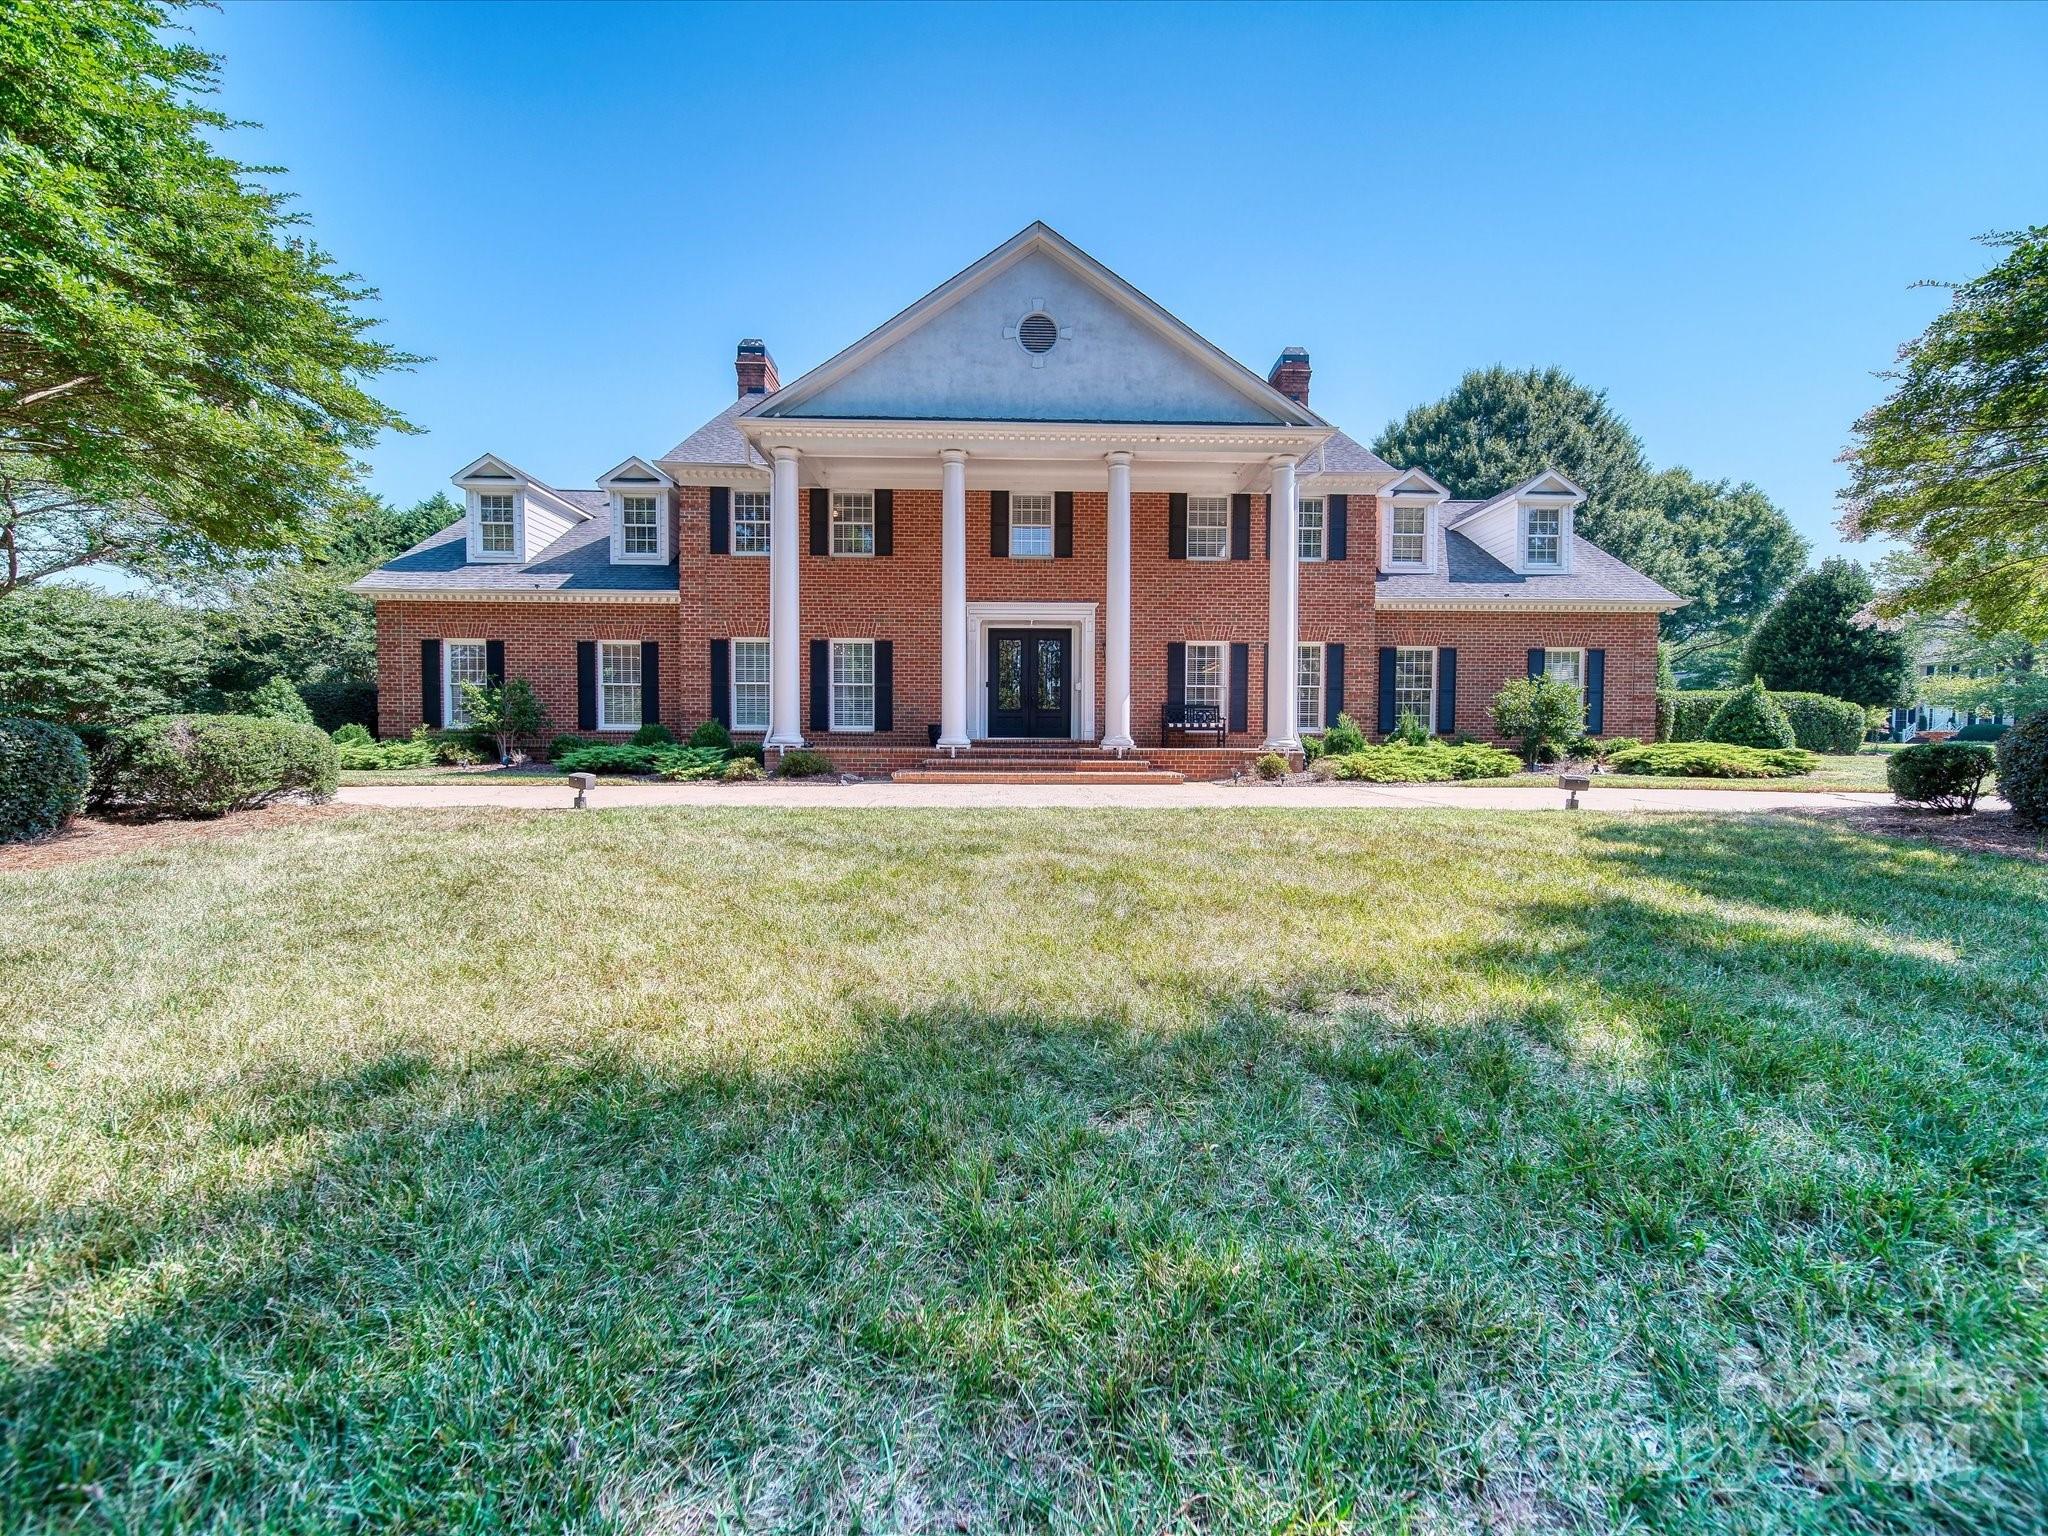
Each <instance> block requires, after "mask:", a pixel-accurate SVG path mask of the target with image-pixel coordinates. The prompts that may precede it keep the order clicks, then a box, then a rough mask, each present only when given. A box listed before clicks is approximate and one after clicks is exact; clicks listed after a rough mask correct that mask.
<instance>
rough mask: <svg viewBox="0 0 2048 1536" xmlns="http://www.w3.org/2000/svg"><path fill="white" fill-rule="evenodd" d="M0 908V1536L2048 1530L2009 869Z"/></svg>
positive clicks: (602, 887)
mask: <svg viewBox="0 0 2048 1536" xmlns="http://www.w3.org/2000/svg"><path fill="white" fill-rule="evenodd" d="M0 925H4V931H5V932H6V934H7V936H8V947H9V953H8V954H7V957H6V959H5V960H4V961H0V1106H4V1107H0V1115H4V1117H5V1121H4V1123H5V1136H4V1139H0V1216H4V1221H5V1223H6V1228H7V1240H6V1245H5V1248H4V1250H0V1530H6V1531H10V1532H15V1531H33V1530H66V1531H69V1530H72V1529H88V1530H102V1531H143V1530H149V1531H163V1530H172V1529H184V1530H196V1529H200V1528H202V1527H204V1528H207V1529H217V1530H238V1531H239V1530H251V1529H255V1528H258V1527H262V1528H265V1529H271V1530H280V1531H283V1530H289V1531H294V1532H312V1531H369V1530H375V1531H385V1530H397V1529H408V1530H420V1531H424V1530H507V1531H515V1530H516V1531H555V1530H576V1531H612V1530H617V1531H632V1532H700V1531H701V1532H710V1531H723V1530H742V1529H744V1530H748V1531H781V1530H814V1531H819V1532H841V1531H848V1530H853V1529H856V1528H857V1529H860V1530H863V1531H893V1530H915V1531H925V1530H932V1531H956V1530H959V1531H974V1532H984V1531H1008V1530H1026V1531H1028V1530H1038V1529H1045V1530H1052V1531H1073V1532H1081V1531H1088V1532H1096V1531H1115V1532H1128V1533H1133V1536H1136V1533H1145V1536H1151V1533H1156V1532H1176V1533H1177V1532H1195V1531H1200V1532H1226V1531H1227V1532H1261V1533H1265V1532H1275V1531H1292V1532H1334V1531H1339V1530H1350V1529H1354V1528H1358V1529H1372V1530H1379V1529H1389V1530H1409V1531H1415V1532H1437V1531H1458V1530H1478V1529H1488V1530H1511V1531H1522V1530H1541V1531H1564V1530H1572V1531H1580V1530H1585V1531H1593V1530H1608V1529H1614V1528H1617V1527H1619V1528H1626V1529H1635V1530H1642V1531H1659V1532H1663V1531H1698V1532H1715V1533H1719V1532H1726V1531H1745V1532H1763V1531H1792V1530H1800V1531H1808V1530H1812V1531H1819V1530H1840V1531H1859V1532H1861V1531H1927V1532H1934V1531H1942V1532H1964V1531H1972V1532H1974V1531H1993V1530H2006V1531H2022V1530H2033V1531H2038V1530H2040V1529H2042V1528H2043V1525H2044V1522H2048V1469H2044V1466H2043V1462H2042V1459H2041V1457H2042V1447H2043V1446H2044V1444H2048V1396H2044V1386H2048V1364H2044V1361H2048V1298H2044V1295H2043V1286H2044V1283H2048V1236H2044V1231H2043V1220H2044V1216H2048V1035H2044V1031H2043V1018H2044V1011H2048V961H2044V956H2048V876H2044V873H2043V871H2042V870H2041V869H2040V868H2039V867H2038V866H2032V865H2026V864H2021V863H2017V862H2002V861H1996V860H1991V859H1984V858H1968V857H1962V856H1955V855H1950V854H1945V853H1939V852H1936V851H1933V850H1931V849H1929V848H1926V847H1922V846H1918V845H1913V844H1906V843H1896V842H1880V841H1875V840H1870V839H1866V838H1862V837H1859V836H1856V835H1854V834H1852V833H1849V832H1847V831H1845V830H1842V829H1840V828H1839V827H1836V826H1830V825H1827V824H1822V823H1818V822H1812V821H1805V820H1801V819H1797V818H1786V819H1780V818H1772V819H1769V820H1762V819H1759V820H1754V821H1752V820H1748V819H1741V818H1727V817H1715V818H1697V819H1684V818H1632V819H1612V818H1606V817H1601V816H1598V815H1594V814H1584V815H1579V816H1564V815H1558V814H1550V815H1542V814H1531V815H1523V816H1481V815H1474V814H1470V813H1460V812H1393V813H1389V812H1385V811H1367V812H1335V813H1333V812H1291V811H1247V812H1242V813H1223V812H1211V813H1200V812H1186V813H1183V812H1153V813H1128V812H1126V813H1113V812H1071V811H1062V812H985V813H976V814H962V813H957V812H946V813H936V812H933V813H924V812H914V813H903V812H893V813H892V812H836V811H835V812H795V811H773V810H764V809H752V810H747V809H739V810H730V811H727V810H719V811H713V812H705V811H688V810H663V811H654V812H648V811H637V812H636V811H615V812H603V811H601V812H591V813H585V814H580V815H576V814H569V813H561V814H551V815H522V814H518V813H511V812H460V811H447V812H426V813H416V814H381V815H380V814H376V813H363V814H360V815H351V816H343V817H337V818H335V819H332V820H328V821H322V822H316V823H310V824H302V825H300V826H297V827H295V828H291V829H288V830H279V831H275V832H265V833H251V834H248V835H245V836H242V837H228V838H221V839H214V840H206V841H190V842H186V843H183V844H181V845H179V846H176V847H173V848H166V849H162V850H159V851H156V852H151V853H144V854H135V855H129V856H126V857H123V858H120V859H115V860H108V861H104V862H99V863H92V864H77V865H71V866H67V867H63V868H57V869H50V870H44V871H40V872H33V873H15V874H8V875H0Z"/></svg>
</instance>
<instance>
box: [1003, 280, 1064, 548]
mask: <svg viewBox="0 0 2048 1536" xmlns="http://www.w3.org/2000/svg"><path fill="white" fill-rule="evenodd" d="M1033 313H1034V314H1035V313H1037V311H1035V310H1034V311H1033ZM1019 496H1043V497H1044V498H1045V503H1046V507H1047V509H1048V510H1049V511H1050V512H1051V514H1052V521H1051V522H1049V523H1047V524H1046V525H1045V553H1044V554H1042V555H1020V554H1018V553H1017V498H1018V497H1019ZM1059 541H1060V503H1059V497H1058V496H1057V495H1056V494H1055V493H1053V492H1051V491H1012V492H1010V531H1009V536H1008V539H1007V544H1008V548H1009V558H1010V559H1012V560H1051V559H1053V558H1054V557H1055V556H1057V555H1058V554H1059Z"/></svg>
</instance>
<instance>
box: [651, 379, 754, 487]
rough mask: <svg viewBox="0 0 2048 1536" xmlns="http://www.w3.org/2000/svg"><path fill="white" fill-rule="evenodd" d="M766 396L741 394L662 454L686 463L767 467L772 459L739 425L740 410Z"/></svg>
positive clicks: (664, 456) (752, 467)
mask: <svg viewBox="0 0 2048 1536" xmlns="http://www.w3.org/2000/svg"><path fill="white" fill-rule="evenodd" d="M764 398H765V397H764V396H761V395H742V396H740V398H739V399H737V400H735V401H733V403H732V404H731V405H728V406H727V407H726V408H725V409H724V410H722V411H720V412H719V413H718V414H717V415H716V416H714V417H712V418H711V419H710V420H709V421H707V422H705V423H704V425H703V426H701V427H699V428H698V429H697V430H696V431H694V432H692V433H691V434H690V435H689V436H688V437H686V438H684V439H683V440H682V441H681V442H680V443H677V444H676V445H675V447H673V448H671V449H669V451H668V452H667V453H664V454H663V455H662V458H663V459H670V460H676V461H679V462H681V463H684V464H744V465H746V466H748V467H749V468H751V469H766V468H767V467H768V461H767V460H766V459H764V458H762V457H761V455H760V454H758V453H756V452H754V445H753V444H752V443H750V442H748V441H747V438H746V434H745V433H743V432H741V431H740V429H739V426H738V420H739V414H740V412H741V411H744V410H745V409H747V407H749V406H751V405H759V404H760V403H761V401H762V400H763V399H764Z"/></svg>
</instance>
